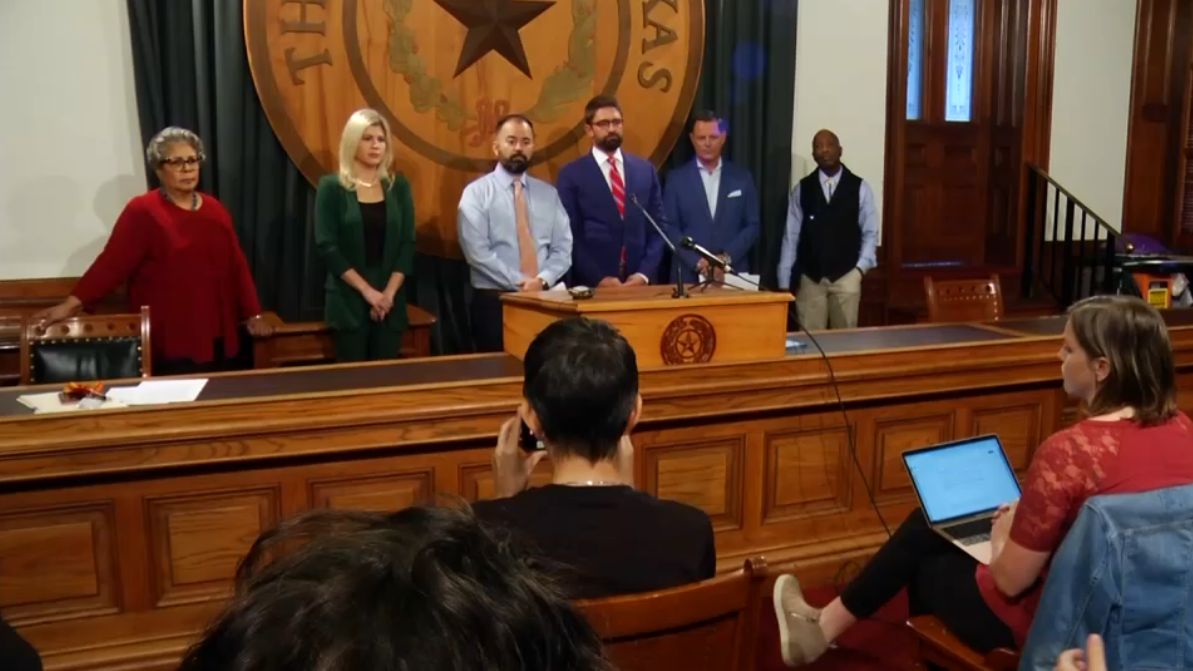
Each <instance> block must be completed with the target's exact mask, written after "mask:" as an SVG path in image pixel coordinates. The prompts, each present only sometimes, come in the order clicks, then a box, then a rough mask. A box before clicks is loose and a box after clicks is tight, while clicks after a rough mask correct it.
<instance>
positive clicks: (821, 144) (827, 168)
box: [812, 128, 841, 175]
mask: <svg viewBox="0 0 1193 671" xmlns="http://www.w3.org/2000/svg"><path fill="white" fill-rule="evenodd" d="M812 158H813V159H815V161H816V165H817V166H818V167H819V168H820V169H821V170H822V171H824V173H825V174H826V175H835V174H837V171H838V170H840V169H841V141H840V140H838V139H837V134H836V133H834V132H832V131H831V130H828V129H827V128H822V129H820V130H818V131H816V134H815V135H813V136H812Z"/></svg>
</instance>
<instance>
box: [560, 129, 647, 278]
mask: <svg viewBox="0 0 1193 671" xmlns="http://www.w3.org/2000/svg"><path fill="white" fill-rule="evenodd" d="M621 155H622V158H623V161H624V162H625V168H624V173H625V174H623V175H622V179H624V180H625V185H626V204H625V219H622V218H621V216H619V215H618V214H617V205H616V204H614V202H613V192H612V191H610V190H609V186H608V184H607V183H606V182H605V176H604V175H603V174H602V173H601V168H600V166H598V165H597V162H596V159H594V158H593V157H592V153H591V152H589V153H587V154H585V155H584V156H581V157H580V158H578V159H576V160H575V161H572V162H571V163H568V164H567V165H565V166H563V168H562V169H561V170H560V171H559V178H558V179H557V180H556V184H555V188H556V189H558V191H559V199H560V200H561V201H563V208H564V209H565V210H567V213H568V218H569V219H571V223H572V271H571V284H573V285H580V284H583V285H585V286H589V287H595V286H596V285H597V284H599V283H600V281H601V279H603V278H605V277H617V271H618V265H619V262H620V257H621V248H622V245H625V248H626V276H627V277H628V276H630V275H633V274H634V273H642V274H643V275H645V276H646V277H647V278H649V279H650V281H651V282H655V281H657V280H658V270H659V261H660V260H661V259H662V257H663V240H662V239H661V238H660V237H659V235H658V234H657V233H655V230H654V228H652V227H651V225H650V223H649V222H648V221H646V218H645V217H643V216H642V212H641V211H639V210H638V208H637V207H636V206H635V205H634V204H633V203H632V202H630V201H631V200H632V199H633V197H634V196H637V197H638V201H639V202H640V203H642V206H643V207H645V208H646V210H647V211H648V212H650V213H651V216H653V217H654V218H655V219H656V220H657V221H658V222H659V225H660V226H663V227H664V229H663V230H664V231H666V226H667V222H666V218H665V217H664V216H663V190H662V188H661V187H660V186H659V175H658V173H656V172H655V169H654V166H653V165H651V164H650V162H649V161H646V160H644V159H641V158H638V157H637V156H631V155H630V154H628V153H626V152H625V151H624V150H622V152H621Z"/></svg>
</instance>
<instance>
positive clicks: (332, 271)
mask: <svg viewBox="0 0 1193 671" xmlns="http://www.w3.org/2000/svg"><path fill="white" fill-rule="evenodd" d="M315 247H316V248H317V249H318V250H319V254H320V256H322V257H323V262H324V264H325V265H326V266H327V282H326V283H325V284H324V288H325V289H326V290H327V297H326V302H325V304H324V308H323V314H324V316H323V319H324V321H326V322H327V325H328V326H330V327H331V328H333V329H337V330H345V331H351V330H354V329H358V328H361V327H362V326H363V325H365V324H367V323H368V320H369V304H368V303H366V302H365V299H364V297H363V296H361V295H360V292H358V291H357V290H356V289H353V288H352V287H351V286H349V285H348V283H347V282H345V281H344V280H343V279H341V278H340V276H341V275H343V274H344V272H345V271H347V270H348V269H349V268H352V269H355V270H356V272H358V273H360V275H361V277H363V278H365V281H367V282H368V283H369V284H371V285H373V288H375V289H377V290H378V291H381V290H383V289H385V284H386V282H388V281H389V276H390V275H392V274H393V273H395V272H400V273H403V274H405V275H406V277H407V278H409V277H410V274H411V272H412V271H413V270H414V199H413V197H412V196H411V194H410V183H409V182H407V181H406V178H405V177H403V176H402V175H395V176H394V177H392V178H391V179H390V180H389V181H388V182H386V183H385V249H384V250H382V253H381V267H380V268H377V269H375V271H376V272H374V273H373V274H374V276H372V277H370V274H369V273H368V269H366V268H365V239H364V223H363V222H362V221H361V214H360V202H359V201H357V200H356V193H355V192H353V191H349V190H348V189H345V188H344V187H343V186H341V185H340V182H339V179H338V178H337V177H336V176H335V175H325V176H324V177H323V178H322V179H320V180H319V189H318V191H316V193H315ZM385 326H386V328H388V329H389V330H392V331H404V330H405V329H406V282H403V283H402V288H401V289H400V290H398V294H397V295H396V296H395V297H394V308H393V310H391V311H390V313H389V316H387V317H386V318H385Z"/></svg>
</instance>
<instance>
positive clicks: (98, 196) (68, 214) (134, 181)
mask: <svg viewBox="0 0 1193 671" xmlns="http://www.w3.org/2000/svg"><path fill="white" fill-rule="evenodd" d="M0 64H2V65H0V92H3V93H0V95H2V96H3V103H2V104H0V280H4V279H16V278H30V277H62V276H72V275H79V274H81V273H82V272H83V271H84V270H86V269H87V266H88V265H89V264H90V263H91V261H92V259H94V258H95V255H96V254H97V253H98V252H99V250H100V249H102V247H103V243H104V241H105V240H106V239H107V237H108V233H109V232H110V231H111V229H112V224H113V223H114V222H115V220H116V216H117V215H118V214H120V210H121V209H122V208H123V207H124V204H125V202H127V201H128V199H129V198H130V197H132V196H133V195H135V194H137V193H141V192H143V191H144V190H145V168H144V164H143V162H142V160H141V156H142V150H141V146H140V145H141V140H140V133H139V131H138V128H137V107H136V98H135V93H134V87H133V67H132V52H131V47H130V42H129V26H128V14H127V11H126V9H125V3H123V2H116V1H115V0H62V1H55V2H49V1H47V0H2V1H0Z"/></svg>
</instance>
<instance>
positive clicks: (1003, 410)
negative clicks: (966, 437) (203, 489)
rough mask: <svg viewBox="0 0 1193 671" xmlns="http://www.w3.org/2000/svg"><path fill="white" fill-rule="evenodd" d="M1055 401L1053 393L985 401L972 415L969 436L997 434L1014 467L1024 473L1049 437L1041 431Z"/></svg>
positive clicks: (971, 412)
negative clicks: (1044, 440)
mask: <svg viewBox="0 0 1193 671" xmlns="http://www.w3.org/2000/svg"><path fill="white" fill-rule="evenodd" d="M1052 398H1053V395H1052V394H1031V395H1029V394H1022V395H1019V394H1012V395H1010V396H1006V397H996V398H990V399H983V403H981V405H980V406H978V407H974V408H973V409H972V410H970V412H969V415H970V421H969V426H970V429H969V432H968V433H969V434H970V435H975V436H976V435H982V434H986V433H994V434H997V435H998V437H999V440H1000V441H1001V442H1002V446H1003V449H1004V450H1006V453H1007V458H1008V459H1010V461H1011V467H1012V468H1014V469H1015V470H1016V471H1017V472H1019V473H1020V474H1023V473H1025V472H1026V471H1027V466H1028V464H1029V463H1031V456H1032V454H1034V453H1035V449H1036V447H1037V446H1039V444H1040V442H1041V441H1042V440H1043V439H1044V438H1045V437H1046V436H1045V435H1044V434H1043V431H1042V430H1043V427H1044V424H1045V417H1046V416H1047V415H1048V414H1050V413H1051V411H1052V410H1053V408H1052V405H1053V403H1052Z"/></svg>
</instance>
